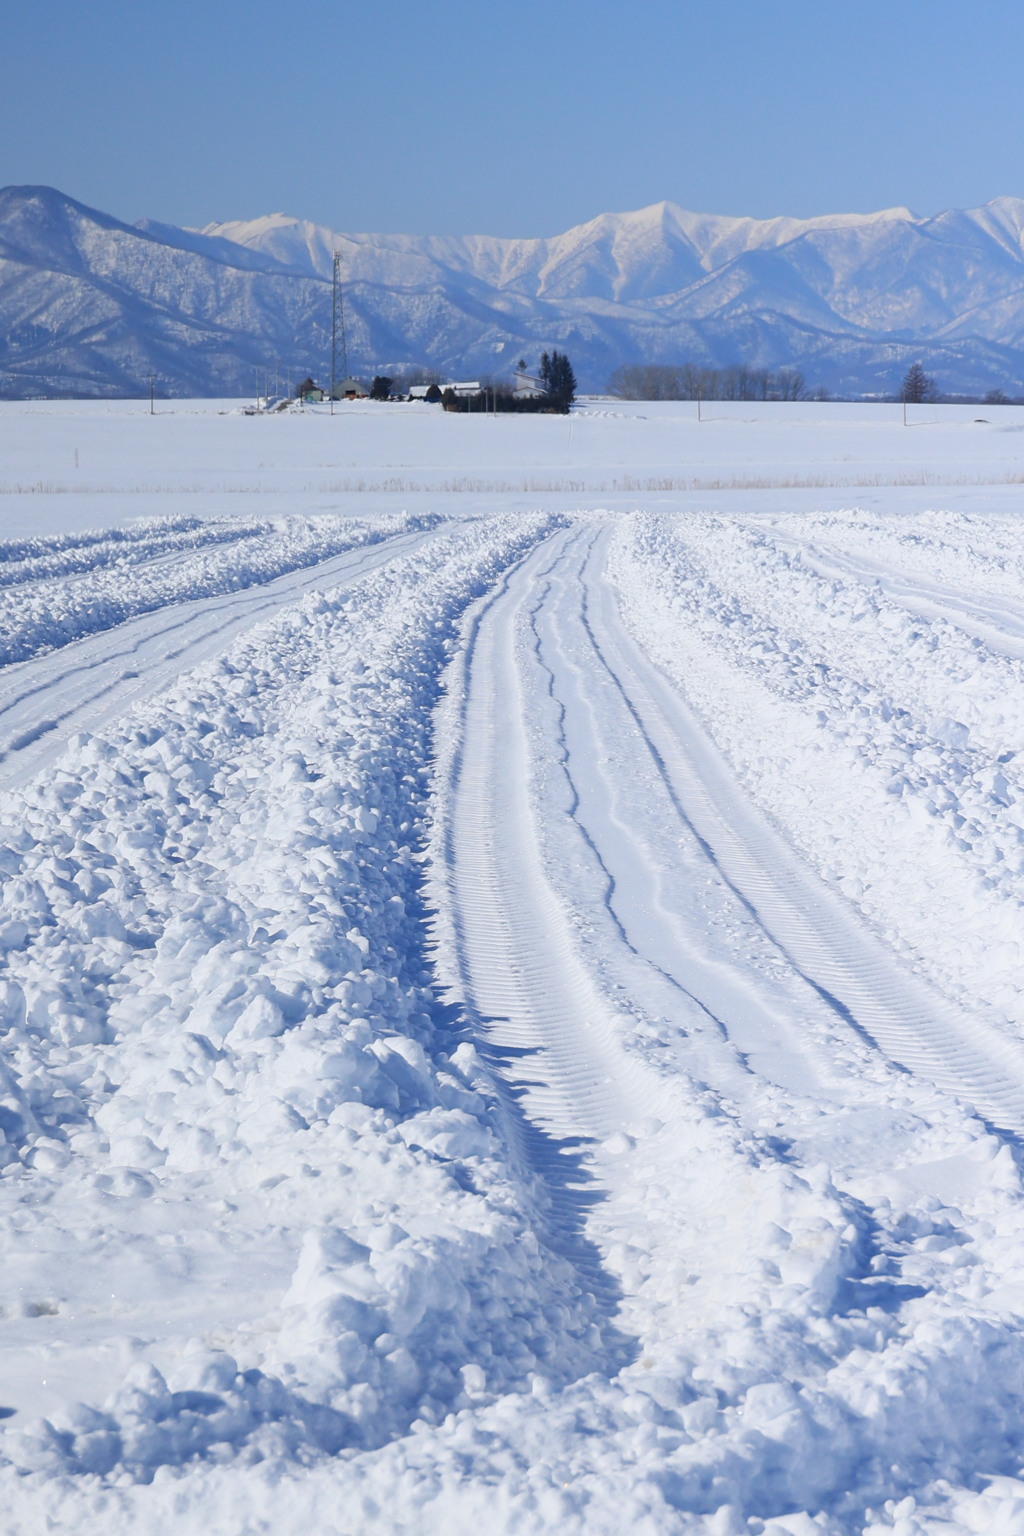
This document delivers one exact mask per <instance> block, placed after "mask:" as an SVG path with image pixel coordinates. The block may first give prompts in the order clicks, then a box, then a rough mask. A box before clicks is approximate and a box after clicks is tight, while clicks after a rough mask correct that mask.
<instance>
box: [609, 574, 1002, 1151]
mask: <svg viewBox="0 0 1024 1536" xmlns="http://www.w3.org/2000/svg"><path fill="white" fill-rule="evenodd" d="M595 559H596V557H595ZM588 589H589V592H590V599H589V603H588V624H589V627H590V629H591V633H592V636H593V641H594V647H595V652H596V653H597V655H598V656H599V657H600V659H601V661H602V663H603V665H604V666H605V667H606V669H607V671H608V673H609V675H610V676H611V677H613V678H614V679H615V681H616V684H617V686H618V687H619V689H620V690H621V692H622V695H623V698H624V699H625V700H626V701H627V704H628V706H629V708H630V710H631V712H632V713H633V714H634V717H635V719H636V721H637V725H638V727H639V729H640V730H641V732H642V734H643V736H644V738H645V739H646V742H647V745H648V750H649V751H650V752H651V754H652V755H653V756H654V757H655V759H656V760H657V762H658V763H659V765H660V768H661V772H662V774H663V776H664V779H665V782H666V784H667V785H668V786H670V788H671V791H672V794H673V798H674V799H675V800H676V803H677V804H678V805H679V807H680V810H681V814H682V815H683V816H684V817H685V819H686V820H687V821H688V822H689V823H690V824H691V825H692V826H693V827H694V829H695V831H696V832H697V834H698V836H699V837H700V838H701V840H702V842H703V843H704V845H705V847H706V849H707V853H708V856H709V858H710V859H711V860H712V862H713V863H714V865H715V867H716V868H717V869H718V870H719V871H720V872H721V874H722V876H723V877H724V878H725V880H726V881H727V882H728V884H729V885H730V886H731V887H732V889H733V890H734V891H735V892H736V894H737V895H738V897H739V898H740V900H741V901H742V902H743V903H744V905H745V906H746V908H747V910H748V911H749V912H750V913H751V914H752V915H753V916H754V917H756V919H757V921H758V923H759V924H760V926H761V927H762V928H763V929H764V931H765V932H766V933H767V934H768V935H769V936H770V937H771V938H772V939H773V940H774V942H775V943H776V944H778V946H779V947H780V949H781V950H782V951H783V953H784V954H785V955H786V957H787V958H788V959H789V961H790V962H791V963H792V965H793V966H794V967H795V968H796V969H797V970H798V971H799V972H800V973H801V974H802V975H803V976H804V977H805V978H806V980H807V981H808V982H809V983H810V984H811V986H812V987H814V988H815V990H816V991H817V992H818V994H819V996H820V997H821V998H822V999H823V1000H824V1001H826V1002H827V1003H828V1004H829V1005H830V1006H831V1007H832V1008H834V1009H835V1011H836V1012H837V1013H838V1014H839V1015H840V1017H842V1018H843V1019H845V1020H846V1021H847V1023H849V1024H850V1025H851V1026H853V1027H854V1028H855V1029H857V1030H858V1031H859V1032H860V1033H861V1034H862V1035H865V1036H867V1037H868V1039H870V1040H871V1041H872V1042H873V1043H874V1044H876V1045H877V1046H878V1047H879V1048H880V1049H881V1050H883V1051H884V1052H885V1054H886V1055H887V1056H889V1057H890V1059H891V1060H893V1061H894V1062H896V1063H898V1064H899V1065H901V1066H903V1067H905V1068H907V1069H909V1070H911V1071H913V1072H915V1073H919V1074H920V1075H922V1076H924V1077H925V1078H927V1079H928V1080H930V1081H931V1082H933V1083H935V1084H936V1085H937V1086H938V1087H940V1088H942V1089H944V1090H945V1091H947V1092H950V1093H952V1094H954V1095H955V1096H957V1097H958V1098H961V1099H965V1100H967V1101H968V1102H969V1103H971V1104H972V1105H973V1106H974V1108H975V1109H976V1110H977V1111H978V1112H979V1113H980V1114H981V1115H982V1116H983V1117H985V1118H986V1119H988V1120H989V1121H990V1122H991V1123H993V1124H994V1125H996V1126H998V1127H1000V1128H1002V1129H1004V1130H1008V1131H1010V1132H1013V1133H1015V1134H1020V1133H1021V1132H1024V1045H1021V1043H1019V1042H1018V1041H1016V1040H1013V1039H1009V1038H1008V1037H1006V1036H1005V1035H1002V1034H1000V1032H999V1031H998V1030H996V1029H995V1028H993V1027H991V1026H989V1025H987V1024H985V1023H984V1022H982V1021H980V1020H977V1019H972V1018H970V1017H969V1016H968V1015H966V1014H965V1013H963V1012H962V1011H961V1010H959V1009H958V1008H957V1007H956V1006H955V1005H954V1004H953V1003H951V1002H949V1001H948V1000H947V999H946V998H944V997H942V996H941V995H940V994H939V993H938V992H936V991H934V990H932V989H931V988H929V987H928V986H927V985H926V984H925V983H924V982H923V981H921V980H920V979H919V978H918V977H916V976H914V975H913V974H912V973H911V972H910V971H909V970H907V969H906V968H905V967H904V966H902V965H901V963H900V962H899V960H898V959H897V958H896V957H895V956H893V955H891V954H890V953H889V952H888V951H887V950H886V949H885V947H884V946H883V945H882V944H881V943H880V942H879V941H878V940H876V939H875V938H874V937H873V936H872V935H871V934H870V933H869V932H868V931H867V930H866V929H865V928H863V927H861V926H860V925H859V924H858V923H857V922H856V920H855V919H854V918H853V917H852V915H851V914H850V913H849V911H848V910H847V909H846V907H845V905H844V904H843V903H842V902H841V901H840V899H839V898H838V897H837V896H836V895H835V894H834V893H833V892H832V891H830V890H829V888H828V887H827V885H826V884H825V883H824V882H823V881H821V880H820V879H819V878H818V877H817V876H815V875H814V874H813V873H812V872H811V871H810V870H809V869H808V868H807V867H806V866H805V865H804V864H803V863H802V861H801V860H800V859H799V857H798V856H797V855H796V854H795V853H794V851H793V850H792V849H791V848H790V847H789V845H788V844H787V843H786V842H785V840H784V838H783V837H782V836H781V835H780V834H779V833H778V832H777V831H776V830H775V829H774V828H773V827H771V825H770V824H769V823H768V822H767V821H766V820H765V819H764V818H763V817H762V816H761V815H760V814H759V813H758V812H757V811H756V810H755V809H754V807H753V806H752V805H751V803H750V802H749V801H748V800H747V798H746V796H745V795H744V794H743V792H742V790H741V789H740V787H739V785H738V784H737V782H736V780H735V777H734V775H733V774H732V772H731V770H730V769H729V767H728V764H727V763H726V761H725V759H724V758H723V757H722V755H721V753H720V752H719V751H718V749H717V748H716V746H715V744H714V743H713V741H711V740H710V738H709V737H708V736H707V734H706V732H705V731H704V729H703V727H702V726H701V724H700V722H699V721H698V719H697V717H696V716H695V715H694V714H693V712H692V711H691V710H690V708H689V707H688V705H687V704H686V702H685V700H684V699H683V698H682V697H681V696H680V694H679V693H677V692H676V691H675V690H674V689H673V688H672V687H671V685H670V684H669V683H668V681H667V680H666V678H665V677H664V675H663V674H662V673H661V672H660V671H659V670H658V669H657V668H656V667H655V666H654V664H653V663H652V662H651V661H650V660H649V659H648V658H647V657H646V655H645V654H644V653H643V651H642V650H641V649H640V647H639V645H638V644H637V643H636V642H635V641H634V640H633V639H632V638H631V637H630V636H629V634H628V632H627V631H626V629H625V626H624V625H623V623H622V620H621V617H620V615H619V612H618V607H617V604H616V602H615V599H614V596H613V594H612V591H611V589H610V587H609V585H608V584H607V582H605V581H604V580H603V578H600V577H599V576H598V575H597V573H596V570H594V568H593V567H592V574H591V576H590V578H589V580H588Z"/></svg>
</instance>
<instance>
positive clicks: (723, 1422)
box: [0, 402, 1024, 1536]
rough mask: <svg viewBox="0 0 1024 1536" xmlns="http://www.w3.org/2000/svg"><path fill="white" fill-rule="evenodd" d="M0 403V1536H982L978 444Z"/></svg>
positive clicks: (1018, 1470)
mask: <svg viewBox="0 0 1024 1536" xmlns="http://www.w3.org/2000/svg"><path fill="white" fill-rule="evenodd" d="M984 414H985V412H984V411H978V410H977V409H973V410H972V409H954V408H948V407H943V408H935V407H932V408H920V409H919V410H918V411H917V412H916V413H914V412H913V411H912V416H911V425H910V426H909V427H907V428H904V427H903V425H902V414H901V413H900V412H898V410H897V409H896V408H889V407H874V408H868V407H838V406H831V407H830V406H814V407H810V406H808V407H782V406H776V407H760V408H754V407H750V406H732V407H730V406H716V407H714V408H713V409H709V411H708V415H710V416H711V417H712V419H711V420H706V421H703V422H701V423H698V422H697V421H696V416H695V410H694V408H693V407H691V406H688V405H678V406H649V407H641V406H636V407H632V406H625V405H620V404H616V403H613V402H593V403H591V404H587V405H584V406H582V407H581V408H579V409H578V410H577V411H576V412H575V413H574V414H573V415H572V416H571V417H570V418H569V419H567V420H566V419H560V418H536V419H530V418H524V419H521V420H512V419H497V420H491V419H472V418H468V417H449V416H445V415H444V414H443V413H441V412H439V411H432V410H430V409H429V408H427V407H409V408H405V407H379V408H374V407H372V406H370V405H369V404H367V405H366V406H360V407H346V408H344V409H339V410H338V412H337V413H336V414H335V416H334V417H333V418H332V417H331V416H330V415H329V413H328V412H327V411H326V410H311V411H306V412H304V413H297V412H296V413H288V414H285V415H282V416H264V417H247V416H244V415H241V414H239V413H238V411H237V407H236V406H234V405H233V404H230V403H227V402H225V403H221V404H220V405H217V404H206V403H197V404H194V405H188V406H184V407H180V408H177V409H175V410H174V411H171V410H170V409H168V408H166V407H165V408H164V411H163V413H162V415H160V414H158V416H157V417H156V418H153V419H150V418H149V415H148V410H147V408H145V407H141V406H138V405H134V406H133V405H119V406H113V405H94V404H91V405H76V404H73V403H67V404H61V405H52V404H47V405H42V404H39V405H19V406H16V405H5V406H0V454H2V459H0V538H2V539H3V540H4V541H5V542H3V543H0V647H2V660H3V663H4V664H3V666H2V667H0V784H2V786H3V798H2V807H0V873H2V882H3V883H2V906H0V952H2V955H3V971H2V978H0V998H2V1004H3V1035H2V1054H0V1132H2V1136H0V1230H2V1232H3V1254H4V1263H3V1267H2V1270H0V1341H2V1350H0V1409H2V1411H3V1422H2V1424H0V1513H2V1521H0V1525H2V1528H3V1529H4V1531H10V1532H12V1533H18V1536H22V1533H24V1536H28V1533H30V1532H31V1533H35V1532H38V1531H40V1530H54V1531H65V1530H67V1531H76V1532H77V1531H80V1530H83V1529H86V1528H97V1529H100V1530H103V1531H105V1532H120V1531H125V1532H128V1531H131V1532H132V1533H141V1536H150V1533H152V1536H156V1533H168V1532H171V1533H177V1532H182V1533H184V1532H191V1531H194V1530H200V1529H201V1530H204V1531H207V1532H209V1533H211V1536H222V1533H223V1536H228V1533H230V1536H236V1533H247V1536H248V1533H252V1536H255V1533H261V1536H262V1533H271V1532H273V1533H280V1536H293V1533H294V1536H298V1533H302V1536H306V1533H308V1532H310V1531H319V1530H325V1531H326V1530H332V1531H335V1530H336V1531H344V1532H349V1533H361V1532H367V1533H385V1532H403V1533H404V1532H413V1531H415V1532H417V1533H420V1532H422V1533H427V1536H435V1533H436V1536H442V1533H443V1536H460V1533H469V1532H475V1531H477V1530H478V1529H479V1527H480V1525H481V1523H482V1522H484V1521H486V1522H487V1525H488V1528H489V1529H491V1530H493V1531H494V1532H495V1533H502V1532H509V1533H513V1532H514V1533H530V1536H533V1533H538V1532H548V1531H550V1532H558V1533H560V1536H562V1533H568V1536H574V1533H577V1536H591V1533H594V1536H621V1533H622V1532H623V1531H625V1530H633V1531H636V1532H637V1533H640V1536H662V1533H668V1536H671V1533H675V1532H679V1533H690V1532H701V1533H707V1536H741V1533H745V1532H749V1533H751V1536H782V1533H787V1536H819V1533H820V1536H853V1533H857V1536H860V1533H870V1536H880V1533H882V1532H889V1531H892V1532H896V1533H898V1536H923V1533H928V1536H939V1533H946V1536H949V1533H952V1532H961V1531H962V1532H992V1533H1003V1536H1006V1533H1015V1532H1018V1531H1021V1530H1024V1190H1022V1186H1021V1166H1022V1161H1021V1160H1022V1155H1024V1141H1022V1138H1024V988H1022V976H1024V971H1022V945H1024V927H1022V921H1021V910H1022V905H1024V541H1022V538H1021V532H1022V518H1021V504H1022V498H1024V411H1018V410H1016V409H1011V408H1004V409H1002V410H999V411H993V410H989V412H988V415H989V416H990V417H991V419H990V420H989V421H978V420H976V419H975V418H976V417H977V416H979V415H984Z"/></svg>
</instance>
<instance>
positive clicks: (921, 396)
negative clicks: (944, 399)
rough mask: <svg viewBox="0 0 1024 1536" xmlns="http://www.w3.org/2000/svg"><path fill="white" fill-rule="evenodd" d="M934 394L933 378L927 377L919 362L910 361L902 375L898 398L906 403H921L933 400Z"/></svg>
mask: <svg viewBox="0 0 1024 1536" xmlns="http://www.w3.org/2000/svg"><path fill="white" fill-rule="evenodd" d="M935 394H936V390H935V380H934V379H931V378H929V377H928V375H927V374H926V373H925V371H924V369H923V368H922V366H921V364H920V363H911V365H910V367H909V368H908V369H907V371H906V373H905V374H904V375H903V384H902V386H901V388H900V399H901V400H905V401H906V403H907V404H908V405H921V404H922V402H923V401H925V400H934V399H935Z"/></svg>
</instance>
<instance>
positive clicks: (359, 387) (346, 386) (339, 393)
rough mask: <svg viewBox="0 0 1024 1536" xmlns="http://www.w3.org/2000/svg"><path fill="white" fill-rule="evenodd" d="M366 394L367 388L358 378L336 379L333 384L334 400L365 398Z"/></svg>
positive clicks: (367, 393)
mask: <svg viewBox="0 0 1024 1536" xmlns="http://www.w3.org/2000/svg"><path fill="white" fill-rule="evenodd" d="M368 395H369V390H368V389H367V387H366V385H365V384H363V383H361V382H360V381H359V379H338V380H337V382H336V383H335V386H334V398H335V400H365V399H366V398H367V396H368Z"/></svg>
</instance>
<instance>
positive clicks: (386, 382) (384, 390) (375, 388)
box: [370, 373, 395, 400]
mask: <svg viewBox="0 0 1024 1536" xmlns="http://www.w3.org/2000/svg"><path fill="white" fill-rule="evenodd" d="M394 382H395V381H394V379H388V378H385V377H384V375H383V374H382V373H378V374H377V376H376V378H375V379H374V381H373V383H372V384H371V385H370V399H371V400H386V399H387V398H388V396H389V395H390V393H391V386H392V384H393V383H394Z"/></svg>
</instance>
